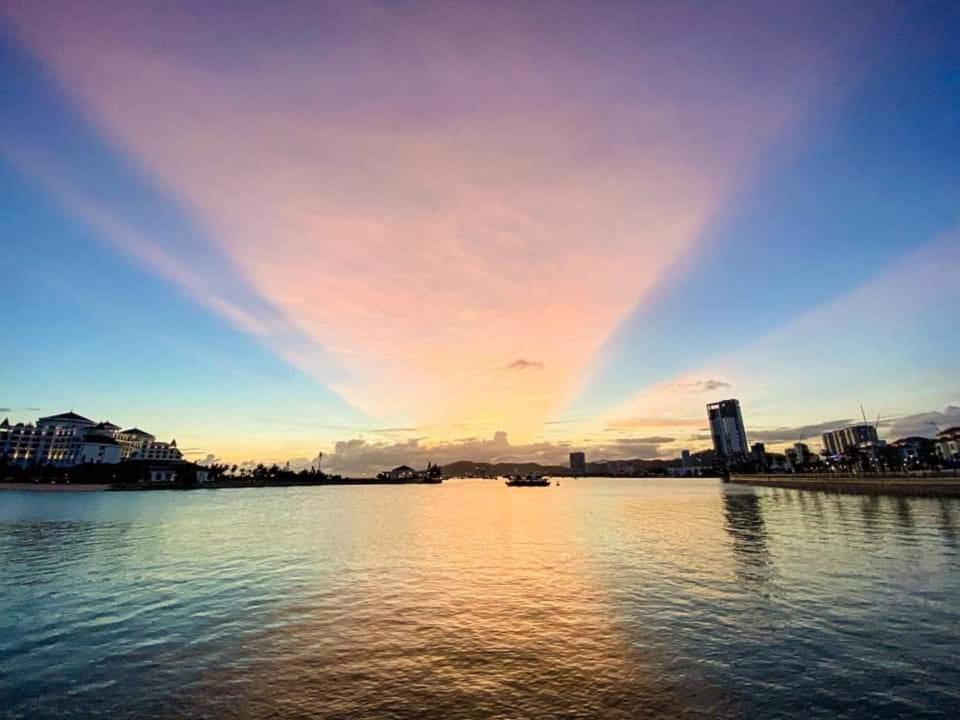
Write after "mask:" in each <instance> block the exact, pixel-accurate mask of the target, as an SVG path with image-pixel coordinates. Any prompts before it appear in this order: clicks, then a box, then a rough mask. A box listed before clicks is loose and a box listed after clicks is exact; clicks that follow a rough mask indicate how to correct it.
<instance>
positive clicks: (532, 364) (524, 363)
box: [506, 358, 543, 370]
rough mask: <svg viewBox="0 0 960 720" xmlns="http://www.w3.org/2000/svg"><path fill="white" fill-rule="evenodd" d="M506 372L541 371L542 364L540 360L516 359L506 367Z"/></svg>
mask: <svg viewBox="0 0 960 720" xmlns="http://www.w3.org/2000/svg"><path fill="white" fill-rule="evenodd" d="M506 369H507V370H543V362H542V361H540V360H525V359H523V358H517V359H516V360H514V361H513V362H512V363H510V364H509V365H507V366H506Z"/></svg>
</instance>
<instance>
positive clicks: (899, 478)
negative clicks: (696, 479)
mask: <svg viewBox="0 0 960 720" xmlns="http://www.w3.org/2000/svg"><path fill="white" fill-rule="evenodd" d="M729 482H730V483H732V484H734V485H755V486H760V487H774V488H789V489H794V490H819V491H823V492H837V493H855V494H867V495H913V496H936V497H945V496H954V497H960V472H958V471H949V470H948V471H939V472H916V473H877V474H872V473H870V474H867V473H864V474H853V473H829V474H828V473H816V474H803V473H796V474H790V475H765V474H757V475H747V474H734V475H731V476H730V480H729Z"/></svg>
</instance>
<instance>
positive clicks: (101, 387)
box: [0, 0, 960, 472]
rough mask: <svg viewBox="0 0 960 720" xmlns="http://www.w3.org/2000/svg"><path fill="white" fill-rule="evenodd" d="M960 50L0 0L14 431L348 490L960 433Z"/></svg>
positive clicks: (533, 15)
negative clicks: (863, 431)
mask: <svg viewBox="0 0 960 720" xmlns="http://www.w3.org/2000/svg"><path fill="white" fill-rule="evenodd" d="M958 27H960V4H957V3H955V2H924V3H919V2H916V3H895V2H890V3H886V2H864V3H856V2H849V3H831V2H825V3H814V2H797V3H790V2H776V3H771V2H755V3H751V2H748V3H728V4H723V5H722V6H721V5H720V4H716V3H700V2H691V3H685V2H670V3H649V4H647V3H640V2H635V3H628V2H610V3H602V2H579V3H566V2H559V1H556V2H504V3H488V2H473V3H467V2H464V3H459V2H437V3H430V2H360V1H350V2H335V3H320V2H302V3H301V2H273V3H255V2H233V1H231V2H204V3H173V2H170V3H146V2H144V3H140V2H129V1H128V2H116V3H108V2H92V1H84V2H79V1H78V2H62V3H58V2H43V1H41V0H5V1H4V2H3V3H0V99H2V102H0V243H2V253H3V255H2V257H3V263H2V277H3V288H4V293H3V297H4V317H5V318H6V321H5V323H4V327H5V332H4V338H5V342H4V349H5V355H6V360H7V367H8V370H7V371H6V372H4V374H3V376H4V377H3V379H2V380H0V404H2V405H3V408H2V409H0V416H7V415H8V416H9V417H10V418H11V420H15V421H16V420H22V421H27V420H34V419H35V418H36V417H37V416H38V415H41V414H51V413H54V412H59V411H63V410H67V409H70V408H72V409H74V410H76V411H77V412H80V413H82V414H84V415H87V416H89V417H92V418H95V419H109V420H111V421H114V422H116V423H118V424H120V425H123V426H125V427H126V426H130V425H137V426H139V427H143V428H145V429H148V430H150V431H152V432H154V433H155V434H156V435H158V437H159V438H160V439H164V440H168V439H170V437H176V439H177V440H178V442H179V444H180V446H181V448H185V449H187V450H188V452H189V456H190V457H191V458H193V459H199V460H203V459H210V458H211V457H216V458H219V459H222V460H226V461H229V462H237V463H239V462H244V461H261V460H262V461H265V462H273V461H277V462H285V461H287V460H293V461H294V463H295V464H303V463H307V462H309V461H310V460H311V459H312V458H313V457H315V455H316V453H317V452H318V451H321V450H322V451H323V452H324V454H325V460H324V465H325V466H327V467H329V468H331V469H335V470H341V471H344V472H372V471H375V470H376V469H379V468H382V467H386V466H391V465H395V464H399V463H400V462H404V461H406V462H408V464H414V465H422V464H425V463H426V462H427V461H428V460H431V459H432V460H435V461H441V462H449V461H450V460H453V459H460V458H462V459H475V460H506V461H510V460H514V459H540V460H544V461H550V462H555V461H557V460H564V461H565V457H566V454H567V453H568V452H569V451H570V450H571V449H586V450H587V451H588V455H589V456H590V457H591V458H594V459H599V458H600V457H609V458H613V457H657V456H675V455H677V454H678V453H679V451H680V449H681V448H691V449H699V448H703V447H706V446H708V445H709V439H708V437H707V436H706V435H705V428H706V422H705V412H704V405H705V403H707V402H710V401H714V400H718V399H722V398H725V397H737V398H739V399H740V401H741V404H742V406H743V414H744V418H745V421H746V424H747V429H748V434H749V436H750V440H751V441H753V440H754V439H758V440H766V441H767V442H768V443H770V444H771V445H774V446H776V445H778V444H782V443H785V442H794V441H796V440H799V439H803V438H819V434H820V433H821V432H822V430H823V429H824V427H829V426H831V425H832V424H835V423H842V422H844V421H847V420H850V419H853V418H856V417H858V416H859V415H860V406H861V404H862V405H863V407H864V411H865V412H866V413H867V414H868V415H869V417H870V419H871V420H875V419H876V418H877V416H880V418H881V430H882V433H883V434H885V435H887V436H888V437H890V436H892V435H894V434H897V435H899V434H909V433H917V432H921V433H923V434H928V435H929V434H930V433H932V432H933V426H931V425H930V424H929V423H930V422H931V421H933V422H937V423H943V424H960V407H958V406H960V322H958V320H957V317H958V316H957V308H958V307H960V32H958ZM328 463H329V465H328Z"/></svg>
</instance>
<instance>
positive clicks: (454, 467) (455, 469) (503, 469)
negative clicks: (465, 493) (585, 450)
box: [443, 460, 570, 477]
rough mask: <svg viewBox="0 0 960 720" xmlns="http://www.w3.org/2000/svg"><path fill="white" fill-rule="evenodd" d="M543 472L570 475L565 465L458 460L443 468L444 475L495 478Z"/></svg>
mask: <svg viewBox="0 0 960 720" xmlns="http://www.w3.org/2000/svg"><path fill="white" fill-rule="evenodd" d="M531 472H541V473H545V474H548V475H564V474H569V473H570V468H569V467H567V466H565V465H540V464H539V463H533V462H527V463H487V462H474V461H473V460H457V461H456V462H452V463H450V464H449V465H444V466H443V474H444V475H445V476H447V477H449V476H451V475H474V476H479V477H494V476H497V475H512V474H513V473H531Z"/></svg>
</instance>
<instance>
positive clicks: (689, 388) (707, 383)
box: [677, 380, 733, 393]
mask: <svg viewBox="0 0 960 720" xmlns="http://www.w3.org/2000/svg"><path fill="white" fill-rule="evenodd" d="M677 387H678V388H679V389H680V390H682V391H685V392H694V393H703V392H711V391H713V390H720V389H722V388H729V387H733V386H732V385H731V384H730V383H728V382H724V381H723V380H694V381H692V382H683V383H680V384H679V385H678V386H677Z"/></svg>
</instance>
